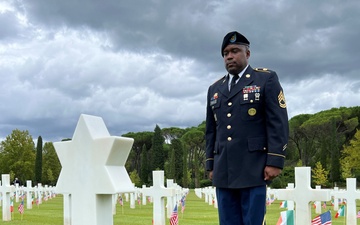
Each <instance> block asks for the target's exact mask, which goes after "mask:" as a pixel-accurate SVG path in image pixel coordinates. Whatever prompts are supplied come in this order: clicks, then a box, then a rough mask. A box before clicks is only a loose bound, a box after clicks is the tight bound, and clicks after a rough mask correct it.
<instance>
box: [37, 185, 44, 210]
mask: <svg viewBox="0 0 360 225" xmlns="http://www.w3.org/2000/svg"><path fill="white" fill-rule="evenodd" d="M37 193H38V194H37V196H38V204H39V205H40V204H42V198H43V194H44V192H43V187H42V184H41V183H38V185H37Z"/></svg>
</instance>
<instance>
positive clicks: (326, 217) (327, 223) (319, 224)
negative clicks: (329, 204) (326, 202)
mask: <svg viewBox="0 0 360 225" xmlns="http://www.w3.org/2000/svg"><path fill="white" fill-rule="evenodd" d="M331 224H332V223H331V214H330V211H327V212H325V213H323V214H320V215H319V216H317V217H315V218H314V219H313V220H312V221H311V225H331Z"/></svg>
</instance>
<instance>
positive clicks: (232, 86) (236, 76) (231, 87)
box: [230, 75, 239, 91]
mask: <svg viewBox="0 0 360 225" xmlns="http://www.w3.org/2000/svg"><path fill="white" fill-rule="evenodd" d="M237 79H239V75H234V76H233V78H232V80H231V84H230V91H231V90H232V89H233V88H234V86H235V84H236V80H237Z"/></svg>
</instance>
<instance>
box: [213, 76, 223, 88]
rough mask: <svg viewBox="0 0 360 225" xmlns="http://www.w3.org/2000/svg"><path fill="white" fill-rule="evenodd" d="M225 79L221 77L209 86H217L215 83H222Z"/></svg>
mask: <svg viewBox="0 0 360 225" xmlns="http://www.w3.org/2000/svg"><path fill="white" fill-rule="evenodd" d="M225 79H226V75H224V76H222V77H221V78H220V79H218V80H216V81H215V82H214V83H213V84H212V85H211V86H213V85H215V84H217V83H220V82H224V81H225Z"/></svg>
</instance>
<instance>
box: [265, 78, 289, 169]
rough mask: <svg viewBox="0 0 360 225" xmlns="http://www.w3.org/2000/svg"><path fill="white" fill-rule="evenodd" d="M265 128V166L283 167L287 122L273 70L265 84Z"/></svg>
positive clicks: (281, 96)
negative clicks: (266, 146)
mask: <svg viewBox="0 0 360 225" xmlns="http://www.w3.org/2000/svg"><path fill="white" fill-rule="evenodd" d="M265 91H266V93H265V100H266V106H265V107H266V110H265V112H266V130H267V140H268V157H267V162H266V165H267V166H274V167H278V168H281V169H282V168H283V167H284V161H285V150H286V147H287V143H288V137H289V122H288V115H287V109H286V102H285V97H284V92H283V89H282V87H281V85H280V82H279V79H278V76H277V74H276V73H275V72H271V75H270V77H269V79H268V81H267V83H266V85H265Z"/></svg>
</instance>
